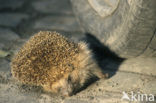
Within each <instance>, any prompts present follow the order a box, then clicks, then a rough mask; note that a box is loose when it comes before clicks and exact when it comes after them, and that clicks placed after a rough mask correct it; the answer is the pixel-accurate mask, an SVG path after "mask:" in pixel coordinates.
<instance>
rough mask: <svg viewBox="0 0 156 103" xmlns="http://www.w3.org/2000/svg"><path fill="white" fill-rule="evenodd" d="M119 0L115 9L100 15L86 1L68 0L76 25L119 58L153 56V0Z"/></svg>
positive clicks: (155, 16) (155, 17) (155, 36)
mask: <svg viewBox="0 0 156 103" xmlns="http://www.w3.org/2000/svg"><path fill="white" fill-rule="evenodd" d="M130 1H131V3H128V2H127V0H120V2H119V5H118V7H117V10H116V11H115V12H114V13H113V14H112V15H110V16H107V17H104V18H103V17H101V16H100V15H99V14H98V13H97V12H96V11H95V10H94V9H93V8H92V7H91V6H90V4H89V2H88V0H71V4H72V7H73V11H74V13H75V15H76V17H77V18H78V20H79V22H80V25H81V26H82V27H83V28H84V29H85V31H86V32H89V33H91V34H93V35H94V36H96V37H97V39H99V40H100V41H101V42H102V43H103V44H104V45H105V46H107V47H109V48H110V50H112V51H113V52H114V53H116V54H117V55H119V56H120V57H123V58H130V57H137V56H156V34H155V30H156V0H130Z"/></svg>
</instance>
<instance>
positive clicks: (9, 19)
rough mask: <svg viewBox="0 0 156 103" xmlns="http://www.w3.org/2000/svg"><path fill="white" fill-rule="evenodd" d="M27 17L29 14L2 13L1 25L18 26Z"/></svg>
mask: <svg viewBox="0 0 156 103" xmlns="http://www.w3.org/2000/svg"><path fill="white" fill-rule="evenodd" d="M27 18H28V15H27V14H20V13H0V26H9V27H16V26H17V25H18V24H20V23H21V21H22V20H24V19H27Z"/></svg>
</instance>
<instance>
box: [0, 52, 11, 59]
mask: <svg viewBox="0 0 156 103" xmlns="http://www.w3.org/2000/svg"><path fill="white" fill-rule="evenodd" d="M7 55H9V52H6V51H3V50H0V58H2V57H6V56H7Z"/></svg>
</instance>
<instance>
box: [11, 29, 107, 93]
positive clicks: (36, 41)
mask: <svg viewBox="0 0 156 103" xmlns="http://www.w3.org/2000/svg"><path fill="white" fill-rule="evenodd" d="M11 72H12V75H13V77H15V78H16V79H17V80H19V81H20V82H22V83H24V84H32V85H37V86H42V87H43V89H44V90H46V91H49V92H55V93H58V92H60V93H61V94H63V95H72V94H73V92H74V91H75V90H76V89H77V88H81V87H82V86H83V85H84V83H85V82H86V81H87V79H89V78H90V77H92V76H97V77H99V78H102V77H104V75H103V74H102V71H101V70H100V68H99V67H98V66H97V64H96V63H95V61H94V60H93V59H92V57H91V52H90V51H89V49H88V48H87V45H86V44H85V43H83V42H80V43H74V42H72V41H70V40H68V39H67V38H65V37H64V36H62V35H60V34H59V33H56V32H49V31H43V32H39V33H37V34H35V35H34V36H32V37H31V38H30V39H29V40H28V41H27V42H26V43H25V44H24V45H23V47H22V48H21V49H20V51H19V52H18V53H17V54H16V55H15V57H14V58H13V59H12V63H11Z"/></svg>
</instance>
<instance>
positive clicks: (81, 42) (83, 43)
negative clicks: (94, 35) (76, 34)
mask: <svg viewBox="0 0 156 103" xmlns="http://www.w3.org/2000/svg"><path fill="white" fill-rule="evenodd" d="M78 45H79V47H80V48H81V49H85V48H87V43H86V42H83V41H80V42H79V43H78Z"/></svg>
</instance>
